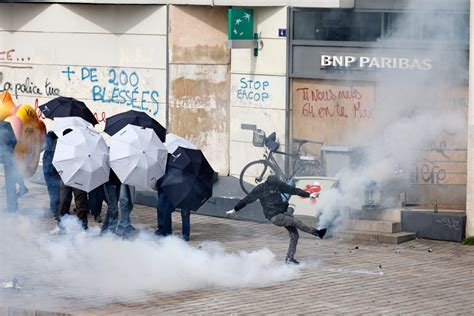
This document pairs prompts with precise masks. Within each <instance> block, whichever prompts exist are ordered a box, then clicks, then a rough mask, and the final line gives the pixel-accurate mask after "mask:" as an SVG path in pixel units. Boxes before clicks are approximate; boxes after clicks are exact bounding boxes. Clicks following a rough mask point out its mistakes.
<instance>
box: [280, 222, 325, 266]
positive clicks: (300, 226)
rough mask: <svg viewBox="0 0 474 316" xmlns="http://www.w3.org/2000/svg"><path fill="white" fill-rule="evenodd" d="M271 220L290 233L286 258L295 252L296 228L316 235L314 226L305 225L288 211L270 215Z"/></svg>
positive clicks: (297, 236)
mask: <svg viewBox="0 0 474 316" xmlns="http://www.w3.org/2000/svg"><path fill="white" fill-rule="evenodd" d="M271 222H272V224H273V225H276V226H282V227H285V228H286V230H288V234H289V235H290V246H289V247H288V253H287V258H289V259H292V258H294V256H295V253H296V247H297V245H298V238H299V234H298V229H299V230H301V231H304V232H305V233H308V234H311V235H314V236H317V232H318V230H317V229H316V228H314V227H310V226H306V225H305V224H303V222H301V221H299V220H297V219H296V218H294V217H293V215H291V214H289V213H280V214H277V215H275V216H273V217H272V219H271Z"/></svg>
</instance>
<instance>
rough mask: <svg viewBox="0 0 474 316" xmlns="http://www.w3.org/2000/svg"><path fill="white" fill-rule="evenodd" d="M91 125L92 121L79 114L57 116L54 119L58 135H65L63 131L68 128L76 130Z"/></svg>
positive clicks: (54, 128) (55, 130)
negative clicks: (78, 115)
mask: <svg viewBox="0 0 474 316" xmlns="http://www.w3.org/2000/svg"><path fill="white" fill-rule="evenodd" d="M90 126H92V124H91V123H89V122H87V121H86V120H84V119H83V118H81V117H77V116H68V117H55V118H54V119H53V132H54V133H55V134H56V135H57V136H58V137H61V136H63V132H64V131H65V130H66V129H68V128H70V129H72V130H74V129H77V128H88V127H90Z"/></svg>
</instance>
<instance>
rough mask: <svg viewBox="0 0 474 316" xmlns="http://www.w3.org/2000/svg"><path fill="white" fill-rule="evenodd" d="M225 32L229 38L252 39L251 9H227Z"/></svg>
mask: <svg viewBox="0 0 474 316" xmlns="http://www.w3.org/2000/svg"><path fill="white" fill-rule="evenodd" d="M227 34H228V37H229V40H232V41H234V40H236V41H237V40H253V39H254V37H253V10H252V9H229V18H228V27H227Z"/></svg>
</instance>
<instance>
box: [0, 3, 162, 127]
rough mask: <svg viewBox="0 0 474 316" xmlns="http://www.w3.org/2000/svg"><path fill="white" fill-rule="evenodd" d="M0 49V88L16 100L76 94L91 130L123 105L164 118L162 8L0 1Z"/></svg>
mask: <svg viewBox="0 0 474 316" xmlns="http://www.w3.org/2000/svg"><path fill="white" fill-rule="evenodd" d="M0 51H6V52H10V53H9V54H8V55H7V54H3V55H2V54H0V56H2V60H0V74H1V75H0V90H5V89H8V90H9V91H10V93H11V94H12V95H13V96H14V100H15V102H16V103H17V104H24V103H27V104H31V105H35V104H42V103H44V102H46V101H48V100H49V99H51V98H54V97H56V96H57V95H63V96H71V97H74V98H78V99H81V100H83V101H85V102H86V104H87V105H88V106H89V107H90V108H91V110H92V111H93V112H95V113H96V115H97V117H98V119H99V121H101V124H100V125H99V126H98V129H99V130H100V129H102V128H103V126H104V122H103V121H104V119H105V118H107V117H108V116H110V115H113V114H116V113H119V112H123V111H127V110H130V109H135V110H139V111H144V112H146V113H148V114H149V115H150V116H152V117H154V118H156V119H158V120H159V121H160V122H161V123H163V124H164V123H165V118H166V103H165V101H166V7H165V6H158V5H155V6H117V5H104V6H94V5H80V4H74V5H72V4H71V5H61V4H0ZM46 121H47V122H48V121H49V122H51V121H50V120H46Z"/></svg>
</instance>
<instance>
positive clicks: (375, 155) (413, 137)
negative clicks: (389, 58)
mask: <svg viewBox="0 0 474 316" xmlns="http://www.w3.org/2000/svg"><path fill="white" fill-rule="evenodd" d="M407 5H408V6H407V8H406V9H407V11H406V12H408V14H404V15H402V17H401V19H399V20H398V22H397V23H396V28H395V31H394V32H393V33H391V34H390V35H391V39H387V40H386V42H387V43H388V42H390V43H391V47H392V51H393V53H394V54H397V52H409V50H407V47H409V46H410V45H411V46H412V47H415V46H418V47H420V43H421V39H422V37H423V36H429V37H430V40H429V41H424V42H423V49H422V50H421V49H413V50H412V51H411V52H410V53H411V54H413V55H414V56H426V57H427V58H428V57H429V58H430V59H432V60H433V63H434V64H436V67H439V68H437V69H436V71H435V70H432V71H424V72H423V71H421V72H417V73H415V72H396V71H391V70H387V71H385V72H383V71H380V73H379V75H378V77H377V80H376V82H375V89H376V104H375V107H374V109H375V112H374V116H373V117H374V119H373V121H372V126H371V128H370V129H368V130H366V131H365V132H363V133H359V134H357V132H356V133H354V132H353V131H351V134H350V135H349V134H348V135H347V137H346V140H347V142H346V143H347V144H361V143H365V144H368V146H367V147H366V148H364V155H365V156H364V159H363V161H362V162H361V163H360V164H358V165H356V166H351V167H350V168H347V169H345V170H341V172H339V173H338V174H337V175H336V177H337V178H338V188H336V189H332V190H330V191H328V192H324V193H323V194H321V197H320V199H319V201H318V203H317V213H319V214H320V216H319V218H318V226H320V227H327V226H331V227H334V226H338V225H340V224H341V223H343V222H344V218H347V217H348V216H349V215H350V214H352V216H354V215H355V213H356V212H357V210H360V209H361V208H362V206H363V205H364V189H365V187H366V184H367V183H369V182H370V181H372V180H373V181H376V182H377V183H379V184H383V183H386V182H390V181H394V180H398V181H403V182H405V183H409V182H410V181H411V179H410V177H411V176H412V173H413V169H414V163H415V162H416V161H420V160H421V159H423V157H424V156H423V155H424V154H426V151H424V150H425V149H426V147H427V146H426V144H428V143H430V142H432V141H433V140H437V139H449V140H457V141H458V142H459V140H461V141H462V139H463V137H465V135H466V129H467V126H466V123H467V122H466V117H465V115H464V114H463V113H462V111H453V107H452V106H449V98H447V97H446V96H445V95H444V94H445V92H446V91H447V90H449V89H450V88H452V87H459V86H466V84H465V83H463V78H465V72H466V71H467V69H468V68H467V66H465V65H464V63H465V62H466V61H467V58H466V55H465V54H463V53H462V49H460V48H459V47H458V48H456V49H453V50H451V51H450V50H449V46H448V45H447V44H446V43H447V42H446V39H447V38H449V36H450V34H451V32H453V30H452V25H453V23H452V20H451V18H447V17H446V16H445V15H443V14H441V13H440V12H441V11H439V10H438V9H441V8H440V7H435V4H429V3H426V5H425V6H424V8H423V11H421V10H419V8H416V7H413V6H412V5H410V4H407ZM437 5H439V4H437ZM441 5H442V6H444V8H442V9H446V4H441ZM430 6H431V7H430ZM455 10H459V11H461V12H466V11H465V10H466V8H464V7H456V8H450V11H449V13H450V14H452V13H453V12H454V11H455ZM463 10H464V11H463ZM445 12H446V11H445ZM448 16H449V15H448ZM421 21H426V23H425V26H424V27H423V28H422V32H418V33H414V32H416V31H415V30H414V28H413V26H414V25H420V24H419V23H421ZM400 39H408V40H400ZM391 40H392V41H391ZM397 43H399V47H397ZM407 44H408V45H407ZM447 48H448V49H447ZM453 51H454V53H453ZM460 52H461V53H460ZM378 54H380V51H376V50H375V51H373V52H368V53H367V55H374V56H377V55H378ZM440 68H442V69H443V71H444V72H439V69H440ZM440 74H442V75H440ZM347 79H348V80H351V78H350V77H348V78H347ZM452 146H453V145H452ZM389 202H394V201H388V200H387V201H382V203H384V204H385V205H386V206H399V205H395V204H392V205H390V203H389Z"/></svg>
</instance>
